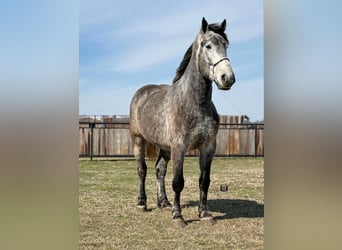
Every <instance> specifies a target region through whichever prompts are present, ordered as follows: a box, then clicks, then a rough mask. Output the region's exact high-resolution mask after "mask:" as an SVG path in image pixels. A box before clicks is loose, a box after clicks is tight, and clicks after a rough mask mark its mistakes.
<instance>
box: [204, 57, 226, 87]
mask: <svg viewBox="0 0 342 250" xmlns="http://www.w3.org/2000/svg"><path fill="white" fill-rule="evenodd" d="M225 60H227V61H228V62H230V60H229V58H228V57H223V58H222V59H220V60H218V61H217V62H216V63H209V62H207V61H205V62H206V63H207V64H208V65H209V70H210V67H212V75H213V77H214V81H215V82H216V77H215V67H216V66H217V65H218V64H219V63H220V62H222V61H225ZM210 72H211V70H210Z"/></svg>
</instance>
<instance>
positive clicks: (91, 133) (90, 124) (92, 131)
mask: <svg viewBox="0 0 342 250" xmlns="http://www.w3.org/2000/svg"><path fill="white" fill-rule="evenodd" d="M89 126H90V160H91V161H92V160H93V141H94V127H95V122H91V123H89Z"/></svg>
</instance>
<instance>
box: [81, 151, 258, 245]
mask: <svg viewBox="0 0 342 250" xmlns="http://www.w3.org/2000/svg"><path fill="white" fill-rule="evenodd" d="M147 165H148V172H147V178H146V193H147V197H148V198H147V202H148V208H150V210H151V211H150V212H144V213H143V212H140V211H138V210H137V209H136V208H135V205H136V201H137V194H138V184H139V178H138V175H137V169H136V166H137V164H136V162H135V160H94V161H88V160H80V161H79V175H80V183H79V204H80V208H79V214H80V247H79V248H80V249H262V248H263V242H264V239H263V237H264V205H263V204H264V161H263V158H232V159H230V158H216V159H214V161H213V164H212V171H211V185H210V189H209V195H208V201H209V209H210V211H211V212H212V214H213V216H214V217H215V218H216V219H217V224H215V225H208V224H206V223H203V222H200V221H198V218H197V206H198V202H199V188H198V177H199V167H198V159H197V158H186V159H185V162H184V178H185V187H184V189H183V192H182V195H181V205H182V212H183V216H184V218H185V220H187V221H189V224H188V225H187V226H186V227H185V228H183V229H179V228H175V227H174V226H173V224H172V221H171V212H165V211H161V210H160V209H158V208H157V205H156V202H157V201H156V179H155V171H154V162H151V161H148V162H147ZM165 182H166V191H167V195H168V198H169V200H170V202H172V201H173V196H174V195H173V191H172V188H171V183H172V163H171V162H170V164H169V169H168V174H167V177H166V181H165ZM221 184H227V185H228V191H227V192H221V191H220V190H219V187H220V185H221Z"/></svg>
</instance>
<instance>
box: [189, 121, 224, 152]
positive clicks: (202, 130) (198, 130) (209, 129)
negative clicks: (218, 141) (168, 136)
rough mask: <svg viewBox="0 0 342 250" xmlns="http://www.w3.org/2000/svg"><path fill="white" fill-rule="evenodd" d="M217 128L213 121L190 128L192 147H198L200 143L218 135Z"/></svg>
mask: <svg viewBox="0 0 342 250" xmlns="http://www.w3.org/2000/svg"><path fill="white" fill-rule="evenodd" d="M216 133H217V128H216V125H215V124H212V123H202V124H196V125H195V126H194V127H192V128H191V129H190V130H189V134H188V138H189V144H190V147H191V148H196V147H197V146H198V145H200V144H203V143H205V142H206V141H207V140H212V139H213V138H215V137H216Z"/></svg>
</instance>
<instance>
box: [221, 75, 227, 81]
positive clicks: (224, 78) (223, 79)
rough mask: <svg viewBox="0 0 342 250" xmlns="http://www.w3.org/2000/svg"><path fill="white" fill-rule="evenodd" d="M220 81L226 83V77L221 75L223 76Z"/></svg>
mask: <svg viewBox="0 0 342 250" xmlns="http://www.w3.org/2000/svg"><path fill="white" fill-rule="evenodd" d="M221 80H222V82H226V81H227V76H226V74H223V75H222V76H221Z"/></svg>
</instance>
